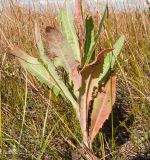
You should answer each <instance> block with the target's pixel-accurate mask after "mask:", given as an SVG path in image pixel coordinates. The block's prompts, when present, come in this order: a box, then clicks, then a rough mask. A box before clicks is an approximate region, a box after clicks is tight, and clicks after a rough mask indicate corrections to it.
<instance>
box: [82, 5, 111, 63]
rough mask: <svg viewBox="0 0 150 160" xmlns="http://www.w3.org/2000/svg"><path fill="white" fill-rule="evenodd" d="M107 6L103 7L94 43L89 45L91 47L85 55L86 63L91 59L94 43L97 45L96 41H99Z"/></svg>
mask: <svg viewBox="0 0 150 160" xmlns="http://www.w3.org/2000/svg"><path fill="white" fill-rule="evenodd" d="M107 8H108V6H106V8H105V11H104V14H103V17H102V20H101V22H100V24H99V29H98V32H97V33H96V35H95V38H94V41H95V43H94V45H92V47H91V49H90V50H89V52H88V54H87V56H86V57H85V58H86V60H85V64H88V63H89V62H90V61H91V58H92V55H93V53H94V50H95V48H96V45H97V43H98V41H99V37H100V33H101V31H102V28H103V24H104V21H105V18H106V15H107V10H108V9H107Z"/></svg>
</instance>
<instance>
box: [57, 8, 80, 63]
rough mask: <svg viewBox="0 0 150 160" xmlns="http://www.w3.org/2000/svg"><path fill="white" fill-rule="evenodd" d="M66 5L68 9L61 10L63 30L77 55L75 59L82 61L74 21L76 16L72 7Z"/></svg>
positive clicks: (74, 53)
mask: <svg viewBox="0 0 150 160" xmlns="http://www.w3.org/2000/svg"><path fill="white" fill-rule="evenodd" d="M66 6H67V8H66V10H64V9H61V10H60V20H61V28H62V32H63V34H64V36H65V38H66V39H67V41H68V43H69V45H70V46H71V48H72V50H73V55H74V57H75V60H77V61H78V62H81V54H80V48H79V43H78V37H77V35H76V31H75V28H74V21H73V18H74V16H73V13H72V12H71V10H70V9H71V8H70V7H69V6H68V5H66Z"/></svg>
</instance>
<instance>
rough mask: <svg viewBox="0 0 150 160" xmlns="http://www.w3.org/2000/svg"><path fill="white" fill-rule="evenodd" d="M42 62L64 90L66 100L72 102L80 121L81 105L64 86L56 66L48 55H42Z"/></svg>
mask: <svg viewBox="0 0 150 160" xmlns="http://www.w3.org/2000/svg"><path fill="white" fill-rule="evenodd" d="M41 60H42V61H43V63H44V64H45V67H46V69H47V70H48V71H49V73H50V75H51V77H52V79H53V80H54V81H55V82H56V84H57V85H58V87H59V88H60V89H61V90H62V92H63V94H64V95H65V96H66V98H67V99H68V100H69V101H70V102H71V104H72V106H73V107H74V109H75V111H76V114H77V117H78V119H79V120H80V114H79V105H78V103H77V102H76V100H75V99H74V97H73V95H72V94H71V92H70V91H69V89H68V88H67V86H66V85H65V84H64V82H63V81H62V79H61V78H60V77H59V75H58V74H57V72H56V70H55V66H54V64H53V63H52V62H51V61H50V59H49V58H48V56H47V55H41Z"/></svg>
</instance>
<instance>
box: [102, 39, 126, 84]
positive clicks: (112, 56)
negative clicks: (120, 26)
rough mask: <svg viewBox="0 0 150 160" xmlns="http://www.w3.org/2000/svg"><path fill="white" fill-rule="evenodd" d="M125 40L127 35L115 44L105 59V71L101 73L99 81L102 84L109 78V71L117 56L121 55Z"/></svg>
mask: <svg viewBox="0 0 150 160" xmlns="http://www.w3.org/2000/svg"><path fill="white" fill-rule="evenodd" d="M124 40H125V37H124V36H121V37H120V38H119V39H118V40H117V41H116V43H115V45H114V46H113V49H114V50H113V51H112V52H110V53H108V54H107V56H106V57H105V59H104V65H103V72H102V73H101V74H100V75H99V83H100V84H104V83H105V80H106V78H107V74H108V73H109V71H110V70H111V68H113V66H114V64H115V60H116V58H117V56H118V55H119V53H120V52H121V49H122V47H123V44H124Z"/></svg>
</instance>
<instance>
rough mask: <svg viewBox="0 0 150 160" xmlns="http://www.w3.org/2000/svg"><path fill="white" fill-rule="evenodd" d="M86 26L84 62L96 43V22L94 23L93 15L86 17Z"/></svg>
mask: <svg viewBox="0 0 150 160" xmlns="http://www.w3.org/2000/svg"><path fill="white" fill-rule="evenodd" d="M85 26H86V38H85V44H84V53H85V55H84V62H85V59H86V56H87V54H88V52H89V51H90V50H91V49H92V47H93V46H94V45H95V39H94V24H93V19H92V16H90V17H87V18H86V22H85Z"/></svg>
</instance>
